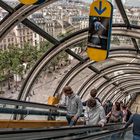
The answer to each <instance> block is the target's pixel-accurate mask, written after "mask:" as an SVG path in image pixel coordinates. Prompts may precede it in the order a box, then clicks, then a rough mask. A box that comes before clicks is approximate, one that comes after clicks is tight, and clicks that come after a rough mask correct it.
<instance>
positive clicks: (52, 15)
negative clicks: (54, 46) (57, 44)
mask: <svg viewBox="0 0 140 140" xmlns="http://www.w3.org/2000/svg"><path fill="white" fill-rule="evenodd" d="M88 15H89V3H88V2H84V1H59V2H55V3H53V4H50V5H49V6H46V7H44V8H42V9H40V10H38V11H36V12H34V13H33V14H32V15H30V16H29V17H28V19H29V20H30V21H32V22H34V23H35V24H37V25H38V26H39V27H40V28H42V29H43V30H44V31H46V32H47V33H49V34H50V35H51V36H53V37H54V38H57V39H58V40H60V39H62V38H64V37H66V36H68V35H69V34H70V33H72V32H75V31H78V30H80V29H83V28H86V27H88V18H89V17H88Z"/></svg>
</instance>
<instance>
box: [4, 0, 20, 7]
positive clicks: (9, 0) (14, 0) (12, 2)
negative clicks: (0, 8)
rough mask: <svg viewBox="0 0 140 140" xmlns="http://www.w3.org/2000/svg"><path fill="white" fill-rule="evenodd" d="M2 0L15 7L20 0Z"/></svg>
mask: <svg viewBox="0 0 140 140" xmlns="http://www.w3.org/2000/svg"><path fill="white" fill-rule="evenodd" d="M2 1H4V2H5V3H6V4H8V5H9V6H11V7H13V8H15V7H16V6H17V5H18V4H19V1H18V0H2Z"/></svg>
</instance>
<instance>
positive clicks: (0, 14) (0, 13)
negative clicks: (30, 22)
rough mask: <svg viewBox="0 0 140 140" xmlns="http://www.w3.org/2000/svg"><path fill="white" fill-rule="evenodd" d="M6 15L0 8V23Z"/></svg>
mask: <svg viewBox="0 0 140 140" xmlns="http://www.w3.org/2000/svg"><path fill="white" fill-rule="evenodd" d="M7 15H8V12H7V11H5V10H4V9H2V8H1V7H0V21H1V20H2V19H4V17H6V16H7Z"/></svg>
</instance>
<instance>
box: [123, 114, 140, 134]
mask: <svg viewBox="0 0 140 140" xmlns="http://www.w3.org/2000/svg"><path fill="white" fill-rule="evenodd" d="M132 123H133V134H134V135H138V136H140V114H134V115H131V117H130V119H129V120H128V122H127V123H126V125H125V128H127V127H128V126H129V125H131V124H132Z"/></svg>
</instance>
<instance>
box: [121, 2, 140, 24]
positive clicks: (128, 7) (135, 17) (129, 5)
mask: <svg viewBox="0 0 140 140" xmlns="http://www.w3.org/2000/svg"><path fill="white" fill-rule="evenodd" d="M122 2H123V4H124V7H125V12H126V14H127V17H128V19H129V22H130V23H131V24H133V25H140V16H139V10H140V1H139V0H133V1H132V0H122Z"/></svg>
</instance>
